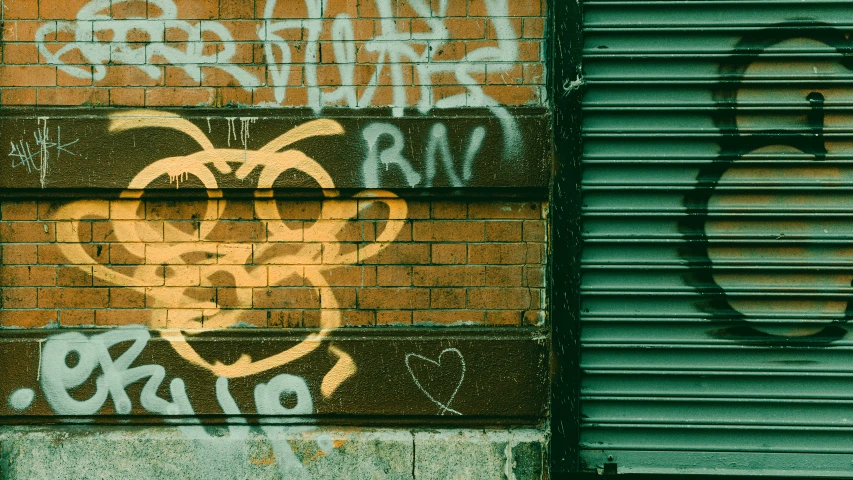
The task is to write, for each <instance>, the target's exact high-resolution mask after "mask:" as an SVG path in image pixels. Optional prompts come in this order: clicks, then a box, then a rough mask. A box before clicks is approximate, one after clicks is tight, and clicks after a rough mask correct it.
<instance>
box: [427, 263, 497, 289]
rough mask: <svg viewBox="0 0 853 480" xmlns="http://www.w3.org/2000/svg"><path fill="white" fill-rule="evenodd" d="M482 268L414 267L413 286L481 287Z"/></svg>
mask: <svg viewBox="0 0 853 480" xmlns="http://www.w3.org/2000/svg"><path fill="white" fill-rule="evenodd" d="M483 272H484V270H483V267H479V266H440V267H414V284H415V286H419V287H476V286H481V285H483V281H484V280H483V278H484V277H483Z"/></svg>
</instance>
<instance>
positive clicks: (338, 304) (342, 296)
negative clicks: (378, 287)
mask: <svg viewBox="0 0 853 480" xmlns="http://www.w3.org/2000/svg"><path fill="white" fill-rule="evenodd" d="M357 307H358V304H357V303H356V292H355V289H354V288H341V287H338V288H321V289H320V308H322V309H346V308H357Z"/></svg>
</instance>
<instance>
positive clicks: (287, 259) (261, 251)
mask: <svg viewBox="0 0 853 480" xmlns="http://www.w3.org/2000/svg"><path fill="white" fill-rule="evenodd" d="M321 252H322V245H321V244H319V243H293V244H289V243H265V244H261V245H256V246H255V255H254V260H255V263H256V264H258V265H312V264H313V265H317V264H319V263H320V261H321Z"/></svg>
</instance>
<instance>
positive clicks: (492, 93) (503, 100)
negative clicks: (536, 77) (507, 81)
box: [483, 85, 541, 105]
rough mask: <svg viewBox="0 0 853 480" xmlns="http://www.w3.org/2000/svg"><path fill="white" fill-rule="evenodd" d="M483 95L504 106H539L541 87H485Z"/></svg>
mask: <svg viewBox="0 0 853 480" xmlns="http://www.w3.org/2000/svg"><path fill="white" fill-rule="evenodd" d="M483 93H484V94H485V95H486V96H489V97H491V98H493V99H495V101H497V102H498V103H500V104H502V105H529V104H538V103H539V102H540V100H541V97H540V95H539V87H528V86H521V85H501V86H487V87H483Z"/></svg>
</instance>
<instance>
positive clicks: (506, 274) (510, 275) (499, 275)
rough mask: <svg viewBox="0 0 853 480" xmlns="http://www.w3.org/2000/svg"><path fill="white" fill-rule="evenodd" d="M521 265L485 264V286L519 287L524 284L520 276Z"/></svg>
mask: <svg viewBox="0 0 853 480" xmlns="http://www.w3.org/2000/svg"><path fill="white" fill-rule="evenodd" d="M522 271H523V269H522V267H521V266H520V265H513V266H487V267H486V286H487V287H520V286H522V285H523V284H524V278H523V277H522Z"/></svg>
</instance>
